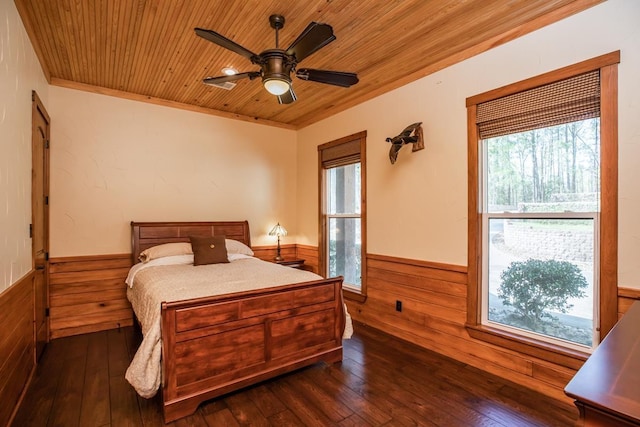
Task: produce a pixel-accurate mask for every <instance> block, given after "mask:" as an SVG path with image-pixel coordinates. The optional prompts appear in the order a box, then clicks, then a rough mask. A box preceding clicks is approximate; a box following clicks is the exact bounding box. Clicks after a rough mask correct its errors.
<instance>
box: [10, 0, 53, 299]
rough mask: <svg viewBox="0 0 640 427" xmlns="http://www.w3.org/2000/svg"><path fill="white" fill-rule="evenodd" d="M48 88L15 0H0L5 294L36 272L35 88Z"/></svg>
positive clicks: (42, 92)
mask: <svg viewBox="0 0 640 427" xmlns="http://www.w3.org/2000/svg"><path fill="white" fill-rule="evenodd" d="M32 90H36V91H37V93H38V96H39V97H40V99H41V100H42V102H43V103H44V105H45V108H47V107H48V98H49V96H48V86H47V81H46V79H45V76H44V74H43V72H42V69H41V68H40V63H39V62H38V59H37V57H36V54H35V52H34V50H33V48H32V46H31V43H30V42H29V38H28V36H27V33H26V31H25V29H24V26H23V25H22V21H21V19H20V16H19V15H18V11H17V10H16V7H15V5H14V3H13V1H11V0H0V292H2V291H4V290H5V289H6V288H8V287H9V286H11V285H12V284H13V283H15V282H17V281H18V279H20V278H21V277H22V276H24V275H25V274H27V273H28V272H29V270H31V266H32V256H31V239H30V238H29V224H30V223H31V91H32Z"/></svg>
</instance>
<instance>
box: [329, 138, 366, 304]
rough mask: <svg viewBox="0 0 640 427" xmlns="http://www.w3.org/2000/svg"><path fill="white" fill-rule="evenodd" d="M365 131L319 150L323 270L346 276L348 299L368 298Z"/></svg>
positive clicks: (344, 285)
mask: <svg viewBox="0 0 640 427" xmlns="http://www.w3.org/2000/svg"><path fill="white" fill-rule="evenodd" d="M365 138H366V132H361V133H358V134H355V135H351V136H348V137H346V138H342V139H339V140H336V141H332V142H329V143H327V144H323V145H321V146H319V147H318V159H319V170H320V180H319V182H320V197H321V203H320V227H321V236H320V249H319V250H320V271H321V272H323V273H324V274H325V275H326V276H327V277H334V276H343V277H344V284H343V289H344V291H345V296H346V297H347V298H355V299H360V300H363V299H364V296H365V295H366V280H365V273H366V258H365V254H366V247H365V241H366V239H365V236H366V215H365V203H364V200H365V198H364V195H365V179H364V177H365V173H364V171H365V156H364V153H365Z"/></svg>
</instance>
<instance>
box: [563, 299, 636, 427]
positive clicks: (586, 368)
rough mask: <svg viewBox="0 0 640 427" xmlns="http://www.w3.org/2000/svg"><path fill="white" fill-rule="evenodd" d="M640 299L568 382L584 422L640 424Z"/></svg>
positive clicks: (614, 424) (582, 423) (592, 423)
mask: <svg viewBox="0 0 640 427" xmlns="http://www.w3.org/2000/svg"><path fill="white" fill-rule="evenodd" d="M638 325H640V301H638V302H635V303H634V304H633V305H632V306H631V308H630V309H629V310H628V311H627V313H626V314H625V315H624V316H623V317H622V319H621V320H620V321H619V322H618V323H617V324H616V326H615V327H614V328H613V329H612V330H611V332H609V334H608V335H607V337H606V338H605V339H604V340H603V341H602V343H600V346H599V347H598V348H597V349H596V350H595V351H594V352H593V354H592V355H591V357H589V359H588V360H587V361H586V362H585V364H584V365H583V366H582V368H580V370H579V371H578V372H577V373H576V375H575V376H574V377H573V379H572V380H571V381H570V382H569V384H567V386H566V387H565V389H564V391H565V393H566V394H567V395H568V396H569V397H572V398H574V399H575V404H576V406H577V407H578V409H579V410H580V421H579V423H578V425H580V426H599V427H600V426H640V330H639V329H638Z"/></svg>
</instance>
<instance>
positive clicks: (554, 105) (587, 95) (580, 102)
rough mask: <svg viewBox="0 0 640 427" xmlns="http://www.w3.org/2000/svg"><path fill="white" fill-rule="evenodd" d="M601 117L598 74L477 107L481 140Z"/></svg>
mask: <svg viewBox="0 0 640 427" xmlns="http://www.w3.org/2000/svg"><path fill="white" fill-rule="evenodd" d="M594 117H600V71H599V70H597V71H592V72H589V73H586V74H581V75H578V76H575V77H571V78H569V79H566V80H561V81H558V82H555V83H551V84H548V85H544V86H540V87H537V88H534V89H529V90H525V91H522V92H518V93H514V94H513V95H507V96H504V97H502V98H497V99H494V100H491V101H487V102H483V103H481V104H478V108H477V116H476V123H477V125H478V134H479V136H480V139H487V138H493V137H496V136H502V135H509V134H513V133H519V132H525V131H528V130H533V129H540V128H545V127H550V126H557V125H561V124H563V123H570V122H575V121H579V120H586V119H591V118H594Z"/></svg>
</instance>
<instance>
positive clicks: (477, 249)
mask: <svg viewBox="0 0 640 427" xmlns="http://www.w3.org/2000/svg"><path fill="white" fill-rule="evenodd" d="M619 62H620V51H615V52H611V53H608V54H605V55H602V56H598V57H595V58H592V59H589V60H586V61H583V62H580V63H577V64H574V65H570V66H567V67H564V68H561V69H558V70H555V71H551V72H548V73H545V74H542V75H539V76H536V77H532V78H530V79H527V80H523V81H520V82H517V83H513V84H510V85H507V86H504V87H501V88H498V89H494V90H491V91H488V92H485V93H482V94H479V95H476V96H472V97H470V98H467V100H466V107H467V141H468V144H467V160H468V175H467V179H468V226H467V233H468V251H467V257H468V258H467V259H468V269H467V277H468V279H467V280H468V282H467V285H468V287H467V321H466V324H465V326H466V328H467V331H468V333H469V335H470V336H471V337H473V338H475V339H479V340H483V341H486V342H489V343H492V344H495V345H498V346H501V347H506V348H509V349H511V350H515V351H518V352H520V353H524V354H528V355H531V356H535V357H538V358H540V359H543V360H547V361H550V362H553V363H557V364H559V365H562V366H566V367H570V368H573V369H578V368H579V367H580V366H581V365H582V363H583V361H584V360H586V358H587V357H588V355H589V354H588V353H586V352H583V351H578V350H574V349H569V348H567V347H564V346H559V345H555V344H551V343H548V342H545V341H542V340H537V339H533V338H529V337H524V336H521V335H519V334H516V333H512V332H508V331H504V330H501V329H497V328H492V327H490V326H487V325H484V324H482V318H481V316H482V304H483V299H482V298H483V293H482V277H483V271H482V266H483V264H482V258H483V256H484V253H483V247H482V245H483V215H482V214H483V212H482V207H481V206H480V203H481V197H480V194H481V193H480V192H481V191H482V189H481V187H480V186H481V185H482V184H483V183H482V177H481V176H480V172H481V170H480V167H481V164H480V160H481V159H480V158H479V155H480V151H479V144H480V138H479V134H478V126H477V124H476V115H477V106H478V104H480V103H483V102H487V101H491V100H494V99H497V98H501V97H503V96H507V95H511V94H514V93H518V92H521V91H525V90H529V89H532V88H535V87H539V86H543V85H547V84H550V83H554V82H556V81H559V80H564V79H567V78H570V77H573V76H576V75H579V74H583V73H586V72H589V71H595V70H599V71H600V85H601V86H600V95H601V98H600V146H601V153H600V159H601V166H600V167H601V177H600V180H601V195H600V197H601V208H600V217H599V223H600V230H599V236H598V238H599V246H600V250H599V256H598V258H599V259H598V265H599V286H600V287H599V290H598V292H599V310H598V311H599V313H598V324H596V325H594V326H595V327H596V328H597V330H598V331H599V332H600V337H599V341H600V342H601V341H602V339H604V337H605V336H606V334H607V333H608V332H609V331H610V330H611V328H612V327H613V326H614V325H615V323H616V322H617V319H618V299H617V290H618V288H617V286H618V285H617V282H618V280H617V268H618V67H617V64H618V63H619Z"/></svg>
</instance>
